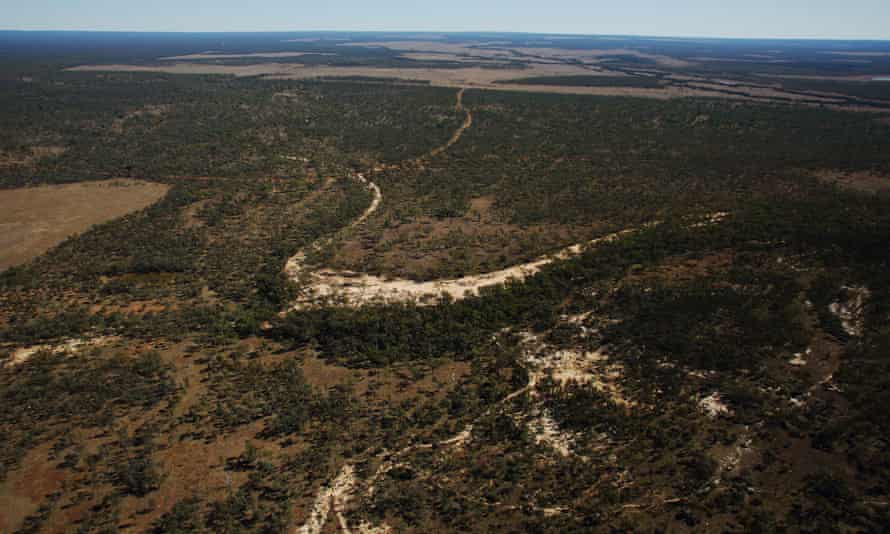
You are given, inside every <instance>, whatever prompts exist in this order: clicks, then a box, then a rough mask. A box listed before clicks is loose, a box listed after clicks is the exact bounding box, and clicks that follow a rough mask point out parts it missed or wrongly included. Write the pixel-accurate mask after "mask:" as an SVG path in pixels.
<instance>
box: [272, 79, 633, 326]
mask: <svg viewBox="0 0 890 534" xmlns="http://www.w3.org/2000/svg"><path fill="white" fill-rule="evenodd" d="M464 91H465V90H464V89H461V90H460V91H458V93H457V102H456V104H455V109H457V110H459V111H463V112H464V113H465V114H466V117H465V119H464V121H463V123H462V124H461V125H460V127H458V129H457V130H456V131H455V132H454V134H452V136H451V138H450V139H449V140H448V141H447V142H446V143H445V144H443V145H442V146H440V147H437V148H435V149H433V150H432V151H430V152H429V153H428V154H427V155H425V156H422V157H420V158H418V159H417V160H414V161H413V162H412V163H414V164H421V163H422V162H423V161H424V160H426V159H429V158H431V157H435V156H437V155H440V154H442V153H444V152H445V151H447V150H449V149H450V148H451V147H453V146H454V145H455V144H456V143H458V142H459V141H460V139H461V137H463V134H464V133H465V132H466V131H467V130H468V129H469V128H470V127H472V125H473V114H472V112H471V111H470V110H469V109H468V108H467V107H465V106H464V104H463V97H464ZM352 177H353V179H355V180H358V181H359V182H361V183H362V184H364V185H365V186H366V187H367V188H368V189H369V190H370V191H371V192H372V194H373V199H372V201H371V205H370V206H369V207H368V209H366V210H365V211H364V213H362V215H361V216H359V217H358V218H356V219H355V220H354V221H353V222H352V223H351V224H350V225H349V226H348V227H347V229H349V228H354V227H356V226H359V225H360V224H362V223H364V222H365V221H367V220H368V219H369V218H370V217H371V216H372V215H373V214H374V213H375V212H376V211H377V210H378V209H379V207H380V204H381V202H382V201H383V194H382V192H381V191H380V188H379V187H378V186H377V184H375V183H374V182H372V181H371V180H369V179H368V178H367V177H365V175H364V174H362V173H354V174H353V176H352ZM633 231H635V230H625V231H622V232H618V233H615V234H611V235H607V236H604V237H601V238H599V239H595V240H593V241H589V242H587V243H579V244H575V245H572V246H569V247H566V248H564V249H562V250H560V251H558V252H556V253H554V254H550V255H547V256H542V257H540V258H538V259H536V260H534V261H531V262H528V263H523V264H519V265H514V266H512V267H508V268H506V269H501V270H498V271H493V272H488V273H482V274H477V275H471V276H464V277H461V278H452V279H440V280H433V281H429V282H415V281H413V280H406V279H400V278H393V279H387V278H383V277H379V276H373V275H368V274H364V273H356V272H352V271H338V270H333V269H320V270H312V269H311V268H310V267H309V266H307V265H306V258H307V252H309V251H310V250H312V251H318V250H321V249H322V248H324V247H325V246H327V245H329V244H330V243H331V242H332V241H333V237H326V238H323V239H320V240H318V241H316V242H315V243H313V244H312V245H311V246H310V247H308V249H306V250H301V251H300V252H298V253H297V254H295V255H294V256H293V257H291V258H290V259H289V260H288V262H287V265H286V266H285V273H286V274H287V275H288V276H289V277H290V278H291V279H292V280H295V281H297V282H299V283H300V285H301V286H302V287H303V291H302V294H301V295H300V297H298V298H297V300H296V301H295V302H294V304H293V306H292V308H291V309H293V310H304V309H311V308H316V307H319V306H325V305H340V306H348V307H361V306H365V305H369V304H380V303H383V304H393V303H402V302H413V303H416V304H418V305H434V304H437V303H438V302H439V301H440V300H441V298H442V297H443V296H445V295H447V296H448V297H449V298H451V299H452V300H461V299H464V298H466V297H468V296H474V295H478V294H479V291H480V290H481V289H483V288H486V287H492V286H497V285H503V284H506V283H508V282H510V281H511V280H516V281H521V280H524V279H526V278H528V277H530V276H533V275H534V274H536V273H538V272H539V271H540V270H541V269H542V268H544V267H545V266H547V265H549V264H551V263H553V262H555V261H559V260H566V259H569V258H572V257H575V256H577V255H579V254H581V253H582V252H583V251H584V249H585V248H587V247H589V246H593V245H596V244H599V243H605V242H609V241H613V240H615V239H617V238H619V237H621V236H622V235H625V234H627V233H630V232H633Z"/></svg>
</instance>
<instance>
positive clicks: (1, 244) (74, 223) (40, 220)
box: [0, 180, 168, 269]
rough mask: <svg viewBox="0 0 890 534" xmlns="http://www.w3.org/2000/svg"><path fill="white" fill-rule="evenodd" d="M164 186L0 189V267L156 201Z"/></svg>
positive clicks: (117, 183) (116, 183) (118, 183)
mask: <svg viewBox="0 0 890 534" xmlns="http://www.w3.org/2000/svg"><path fill="white" fill-rule="evenodd" d="M167 189H168V186H166V185H163V184H156V183H149V182H141V181H135V180H112V181H106V182H84V183H77V184H70V185H52V186H41V187H33V188H23V189H10V190H0V269H7V268H9V267H12V266H14V265H20V264H23V263H26V262H28V261H29V260H31V259H33V258H36V257H37V256H39V255H41V254H43V253H44V252H46V251H47V250H49V249H51V248H52V247H54V246H55V245H57V244H59V243H60V242H62V241H63V240H65V239H66V238H67V237H69V236H71V235H73V234H77V233H80V232H83V231H85V230H87V229H89V228H90V227H91V226H93V225H95V224H99V223H102V222H105V221H108V220H111V219H115V218H118V217H122V216H123V215H126V214H127V213H130V212H133V211H136V210H140V209H142V208H145V207H146V206H149V205H151V204H153V203H154V202H156V201H157V200H159V199H160V198H161V197H163V196H164V195H165V194H166V193H167Z"/></svg>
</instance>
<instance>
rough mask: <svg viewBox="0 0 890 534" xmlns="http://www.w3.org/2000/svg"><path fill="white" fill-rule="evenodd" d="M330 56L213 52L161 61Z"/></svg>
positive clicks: (296, 53)
mask: <svg viewBox="0 0 890 534" xmlns="http://www.w3.org/2000/svg"><path fill="white" fill-rule="evenodd" d="M307 55H314V56H332V55H333V54H330V53H319V52H254V53H251V54H218V53H215V52H213V51H207V52H201V53H200V54H186V55H183V56H169V57H162V58H161V60H162V61H188V60H192V59H242V58H251V57H254V58H286V57H300V56H307Z"/></svg>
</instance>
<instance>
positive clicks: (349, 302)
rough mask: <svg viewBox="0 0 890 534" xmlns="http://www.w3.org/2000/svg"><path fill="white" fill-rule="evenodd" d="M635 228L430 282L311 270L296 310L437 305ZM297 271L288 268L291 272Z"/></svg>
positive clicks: (522, 276)
mask: <svg viewBox="0 0 890 534" xmlns="http://www.w3.org/2000/svg"><path fill="white" fill-rule="evenodd" d="M634 231H636V230H624V231H621V232H616V233H614V234H609V235H607V236H604V237H601V238H599V239H594V240H592V241H588V242H587V243H580V244H575V245H571V246H569V247H566V248H564V249H562V250H560V251H558V252H556V253H555V254H551V255H547V256H543V257H541V258H538V259H537V260H534V261H531V262H528V263H523V264H519V265H514V266H512V267H508V268H506V269H501V270H499V271H493V272H489V273H483V274H477V275H470V276H464V277H461V278H452V279H442V280H433V281H429V282H415V281H413V280H406V279H399V278H394V279H385V278H382V277H379V276H374V275H368V274H361V273H355V272H352V271H335V270H332V269H322V270H319V271H316V272H312V273H308V276H307V277H306V279H305V280H304V281H305V282H307V286H306V290H305V292H304V294H303V296H302V297H300V298H299V299H298V300H297V301H296V302H295V304H294V306H293V309H295V310H301V309H309V308H313V307H318V306H322V305H326V304H337V305H345V306H350V307H360V306H364V305H368V304H373V303H387V304H391V303H397V302H414V303H416V304H418V305H434V304H437V303H438V302H439V301H440V298H441V297H442V295H448V296H449V297H450V298H451V299H453V300H461V299H464V298H466V297H467V296H475V295H478V294H479V291H480V290H481V289H482V288H485V287H491V286H497V285H503V284H506V283H507V282H509V281H511V280H517V281H522V280H525V279H526V278H528V277H530V276H533V275H535V274H537V273H538V272H540V271H541V269H543V268H544V267H545V266H547V265H550V264H551V263H553V262H556V261H560V260H566V259H570V258H573V257H575V256H578V255H580V254H581V253H582V252H583V251H584V250H585V249H586V248H587V247H590V246H594V245H597V244H602V243H608V242H610V241H614V240H616V239H618V238H619V237H622V236H624V235H627V234H629V233H632V232H634ZM295 258H296V257H295ZM289 265H290V262H289ZM295 272H296V271H294V270H291V269H290V267H289V270H288V273H295Z"/></svg>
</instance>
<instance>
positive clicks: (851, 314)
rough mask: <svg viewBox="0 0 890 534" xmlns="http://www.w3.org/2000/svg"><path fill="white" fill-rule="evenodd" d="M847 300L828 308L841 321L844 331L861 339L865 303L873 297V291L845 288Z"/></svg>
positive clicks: (860, 288)
mask: <svg viewBox="0 0 890 534" xmlns="http://www.w3.org/2000/svg"><path fill="white" fill-rule="evenodd" d="M843 289H844V290H845V291H846V293H847V298H846V300H845V301H843V302H840V301H838V302H833V303H832V304H831V305H829V306H828V309H829V311H831V313H833V314H834V315H836V316H837V318H838V319H840V320H841V324H842V325H843V327H844V331H846V332H847V334H849V335H851V336H854V337H861V336H862V332H863V328H864V326H865V318H864V317H863V311H864V308H865V301H867V300H868V298H869V297H870V296H871V291H869V290H868V288H866V287H863V286H856V287H844V288H843Z"/></svg>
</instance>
